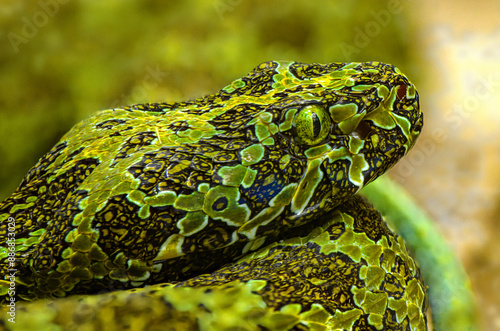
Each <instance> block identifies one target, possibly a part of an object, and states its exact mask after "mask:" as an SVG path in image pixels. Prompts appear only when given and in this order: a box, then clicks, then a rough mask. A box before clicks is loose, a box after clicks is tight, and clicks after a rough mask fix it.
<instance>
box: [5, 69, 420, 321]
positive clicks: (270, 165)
mask: <svg viewBox="0 0 500 331" xmlns="http://www.w3.org/2000/svg"><path fill="white" fill-rule="evenodd" d="M422 126H423V115H422V112H421V111H420V105H419V97H418V92H417V90H416V88H415V86H414V85H413V84H412V83H411V82H410V81H409V80H408V78H407V77H406V76H405V75H404V74H403V73H402V72H401V71H400V70H399V69H398V68H396V67H394V66H393V65H390V64H386V63H381V62H332V63H328V64H317V63H312V64H307V63H300V62H294V61H269V62H264V63H262V64H260V65H258V66H257V67H256V68H254V69H253V70H252V71H250V73H249V74H248V75H246V76H244V77H242V78H238V79H236V80H234V81H233V82H232V83H230V84H229V85H227V86H226V87H224V88H222V89H221V90H220V91H218V92H217V93H214V94H210V95H207V96H204V97H201V98H198V99H193V100H189V101H183V102H162V103H146V104H136V105H131V106H126V107H121V108H115V109H108V110H104V111H100V112H98V113H96V114H95V115H93V116H91V117H90V118H88V119H86V120H84V121H82V122H80V123H79V124H77V125H75V126H74V127H73V128H72V129H71V130H70V131H69V132H68V133H66V134H65V135H64V136H63V137H62V138H61V139H60V141H59V142H58V143H57V144H56V145H55V146H54V147H53V148H52V149H51V150H50V151H49V152H48V153H47V154H45V155H44V156H43V157H41V159H40V160H39V161H38V163H37V164H36V165H35V166H34V167H33V168H31V170H29V172H28V173H27V175H26V176H25V178H24V179H23V180H22V182H21V184H20V185H19V187H18V189H17V190H16V191H15V192H14V193H13V194H12V195H11V196H10V197H8V198H7V199H6V200H4V201H3V202H1V203H0V222H1V226H0V234H1V236H0V297H1V299H2V308H3V309H4V310H5V313H4V314H3V316H2V317H1V322H0V323H1V325H3V326H7V327H9V328H16V327H17V328H19V329H25V330H27V329H30V328H36V329H41V327H42V326H45V327H46V329H50V330H62V329H68V328H69V329H71V328H76V329H89V330H91V329H116V330H121V329H127V328H132V329H138V330H140V329H155V328H156V329H171V330H226V329H227V330H236V329H238V330H382V329H384V330H426V328H427V317H426V310H427V306H428V303H427V297H426V286H425V283H424V281H423V279H422V277H421V274H420V270H419V268H418V266H417V264H416V262H415V261H414V260H413V259H412V257H411V256H410V255H409V253H408V250H407V248H406V246H405V243H404V241H403V239H402V238H401V237H399V236H398V235H396V234H394V233H393V232H392V231H391V230H390V229H389V227H388V226H387V224H386V223H385V221H384V220H383V217H382V216H381V214H380V213H379V212H378V211H377V210H376V209H375V208H374V207H373V206H371V205H370V203H369V202H368V201H367V200H366V199H365V198H363V197H362V196H360V195H359V194H357V193H358V192H359V190H360V189H361V188H362V187H364V186H365V185H367V184H368V183H370V182H372V181H374V180H375V179H376V178H377V177H379V176H380V175H382V174H383V173H385V172H386V171H387V170H388V169H389V168H391V167H392V166H393V165H394V164H395V163H396V162H397V161H398V160H399V159H400V158H401V157H403V156H404V155H405V154H406V153H407V152H408V151H409V150H410V149H411V148H412V147H413V145H414V144H415V142H416V140H417V138H418V136H419V134H420V132H421V130H422ZM12 307H15V309H14V310H16V311H17V317H16V313H14V314H12V312H13V309H12ZM9 312H10V315H9ZM28 316H29V318H28ZM14 322H15V323H14Z"/></svg>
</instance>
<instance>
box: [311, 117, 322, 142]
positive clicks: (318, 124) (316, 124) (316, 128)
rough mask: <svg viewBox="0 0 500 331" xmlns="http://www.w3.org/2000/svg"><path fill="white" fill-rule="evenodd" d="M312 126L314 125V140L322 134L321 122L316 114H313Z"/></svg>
mask: <svg viewBox="0 0 500 331" xmlns="http://www.w3.org/2000/svg"><path fill="white" fill-rule="evenodd" d="M312 125H313V136H314V138H316V137H318V136H319V133H320V132H321V121H320V120H319V117H318V115H317V114H316V113H312Z"/></svg>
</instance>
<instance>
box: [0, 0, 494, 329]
mask: <svg viewBox="0 0 500 331" xmlns="http://www.w3.org/2000/svg"><path fill="white" fill-rule="evenodd" d="M499 17H500V2H499V1H484V0H483V1H475V2H473V1H451V0H448V1H440V2H436V1H429V0H425V1H419V2H417V1H411V0H400V1H396V0H393V1H322V2H312V1H311V2H306V1H285V0H279V1H273V2H266V1H263V0H259V1H250V0H189V1H182V2H180V1H179V2H173V1H170V2H165V3H161V2H156V1H152V0H149V1H133V0H123V1H103V2H98V1H83V0H40V1H37V2H35V1H27V0H24V1H20V0H4V1H3V2H2V6H1V7H0V38H1V40H2V44H1V45H2V46H1V47H0V141H1V142H2V143H1V144H0V199H3V198H5V197H7V196H8V195H9V194H11V193H12V192H13V191H14V190H15V187H16V186H17V185H18V184H19V182H20V181H21V179H22V177H23V176H24V175H25V174H26V172H27V171H28V170H29V168H30V167H31V166H33V165H34V164H35V163H36V161H37V160H38V158H39V157H40V156H42V155H43V154H44V153H46V152H47V151H48V150H49V149H50V148H51V146H53V145H54V144H55V143H56V142H57V141H58V140H59V138H60V137H61V136H62V135H63V134H64V133H65V132H66V131H67V130H69V129H70V128H71V126H73V125H74V124H75V123H77V122H78V121H80V120H82V119H83V118H85V117H87V116H89V115H90V114H91V113H93V112H94V111H96V110H99V109H105V108H111V107H115V106H120V105H126V104H131V103H140V102H154V101H179V100H184V99H189V98H194V97H198V96H201V95H204V94H207V93H212V92H215V91H217V90H218V89H220V88H222V87H223V86H225V85H226V84H228V83H229V82H230V81H231V80H233V79H235V78H237V77H241V76H243V75H245V74H246V73H247V72H248V71H250V70H251V69H252V68H253V67H255V66H256V65H257V64H259V63H260V62H263V61H267V60H272V59H276V60H296V61H302V62H320V63H326V62H332V61H339V62H341V61H342V62H345V61H371V60H377V61H383V62H389V63H392V64H394V65H396V66H398V67H399V68H400V69H401V70H402V71H403V72H404V73H405V74H407V75H408V76H409V77H410V79H411V80H412V81H413V82H414V83H415V84H416V85H417V87H418V89H419V93H420V97H421V102H422V109H423V111H424V113H425V126H424V132H423V135H422V137H421V138H420V140H419V142H418V143H417V145H416V146H415V148H414V150H413V151H412V152H411V153H410V155H408V157H407V158H406V159H405V160H404V161H402V163H401V164H400V165H399V166H397V167H396V168H394V169H393V170H391V172H390V174H391V176H392V177H393V178H394V179H396V180H397V181H398V182H400V183H402V184H403V185H404V186H405V187H406V188H407V189H408V190H409V191H410V192H411V193H412V195H413V196H414V197H415V198H416V200H417V201H418V202H419V203H420V205H421V206H422V207H423V208H424V209H425V210H426V211H427V212H428V213H429V214H430V215H431V216H432V217H433V218H434V219H435V220H436V223H437V227H438V228H439V230H440V231H441V232H442V233H443V235H444V236H445V238H446V240H447V241H448V243H449V245H451V246H452V247H453V249H454V250H455V251H456V252H457V255H458V256H459V257H460V259H461V261H462V262H463V263H464V265H465V268H466V270H467V272H468V274H469V276H470V278H471V281H472V286H473V289H474V292H475V294H476V298H477V301H478V303H479V305H480V307H481V309H480V316H479V317H480V320H481V324H482V327H483V329H484V330H500V294H499V293H500V276H499V275H500V257H498V255H497V252H498V251H499V250H500V242H499V241H498V240H497V238H498V237H500V226H499V225H498V221H497V219H498V216H497V215H498V214H499V212H500V188H499V185H498V183H499V177H500V174H499V171H498V169H499V168H500V130H498V128H499V126H500V112H499V111H498V110H497V109H498V108H499V106H500V22H499V20H498V19H499ZM450 286H453V284H450Z"/></svg>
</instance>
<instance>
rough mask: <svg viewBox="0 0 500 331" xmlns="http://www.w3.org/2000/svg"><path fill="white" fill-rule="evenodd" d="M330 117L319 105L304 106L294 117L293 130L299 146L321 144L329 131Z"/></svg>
mask: <svg viewBox="0 0 500 331" xmlns="http://www.w3.org/2000/svg"><path fill="white" fill-rule="evenodd" d="M330 125H331V120H330V115H329V114H328V113H327V112H326V110H325V108H323V107H322V106H320V105H309V106H305V107H304V108H302V110H300V112H299V113H298V114H297V115H295V118H294V120H293V128H294V131H295V138H296V140H297V142H298V143H299V144H305V145H316V144H319V143H320V142H322V141H323V140H324V139H325V138H326V136H327V135H328V132H329V131H330Z"/></svg>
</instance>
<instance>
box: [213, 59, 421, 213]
mask: <svg viewBox="0 0 500 331" xmlns="http://www.w3.org/2000/svg"><path fill="white" fill-rule="evenodd" d="M221 92H228V93H230V94H231V95H232V96H233V97H232V100H240V101H238V102H239V103H240V104H241V103H242V102H241V100H245V103H246V104H249V105H257V109H260V113H258V114H257V116H254V117H253V118H252V120H250V121H249V122H248V123H247V127H248V126H253V129H252V130H251V134H250V135H247V136H250V137H251V138H252V139H253V140H254V142H255V144H254V146H255V149H256V150H257V149H258V150H259V155H260V156H259V159H258V160H257V161H258V162H255V164H250V166H251V167H258V166H259V164H261V163H262V160H265V161H266V162H268V164H270V165H268V166H267V169H271V170H272V171H271V172H269V173H268V174H271V173H272V175H269V176H268V175H266V174H264V173H263V172H260V173H261V174H262V176H261V177H263V180H261V181H255V182H254V183H253V184H254V185H253V186H252V188H250V190H253V191H255V192H257V191H259V192H264V190H265V187H266V185H268V186H269V187H272V190H271V189H270V190H268V191H269V192H273V191H274V192H279V191H280V190H281V189H283V188H284V187H287V184H288V186H290V185H296V187H294V188H293V190H291V191H293V194H292V195H293V197H291V201H290V210H291V213H292V214H293V215H294V216H292V217H291V218H292V219H299V218H300V219H301V220H307V219H308V217H305V216H306V215H308V214H311V215H312V214H315V213H316V212H318V211H321V212H325V211H326V210H328V209H331V208H333V207H335V206H336V205H339V204H340V203H342V201H344V200H345V199H346V198H348V197H350V196H351V195H353V194H355V193H356V192H358V191H359V190H360V189H361V188H362V187H363V186H364V185H366V184H368V183H369V182H371V181H373V180H374V179H376V178H377V177H378V176H379V175H381V174H383V173H384V172H385V171H386V170H388V169H389V168H390V167H392V166H393V165H394V164H395V163H396V162H397V161H398V160H399V159H400V158H401V157H402V156H404V155H405V154H406V153H407V152H408V151H409V150H410V149H411V148H412V147H413V145H414V144H415V141H416V139H417V137H418V135H419V134H420V131H421V129H422V124H423V115H422V113H421V112H420V107H419V98H418V93H417V91H416V88H415V86H414V85H413V84H412V83H411V82H410V81H409V80H408V79H407V78H406V76H405V75H403V74H402V73H401V72H400V71H399V69H397V68H396V67H394V66H392V65H389V64H385V63H380V62H367V63H329V64H324V65H323V64H304V63H297V62H265V63H263V64H261V65H260V66H258V67H257V68H255V69H254V70H253V71H252V72H251V73H250V74H249V75H248V76H246V77H244V78H242V79H239V80H237V81H235V82H233V84H231V85H229V86H228V87H226V88H225V89H223V90H222V91H221ZM259 107H260V108H259ZM273 153H274V154H273ZM280 153H281V154H280ZM270 155H280V156H279V157H276V156H274V158H275V159H279V161H275V162H274V164H272V162H271V163H270V159H271V158H270V157H269V156H270ZM243 156H244V155H243ZM290 168H291V169H290ZM280 174H281V175H280ZM266 177H269V178H271V179H269V178H267V179H266ZM266 183H267V184H266ZM267 197H268V199H269V200H270V199H271V198H274V196H273V195H272V194H268V195H267ZM320 206H321V207H320ZM311 217H312V216H311Z"/></svg>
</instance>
